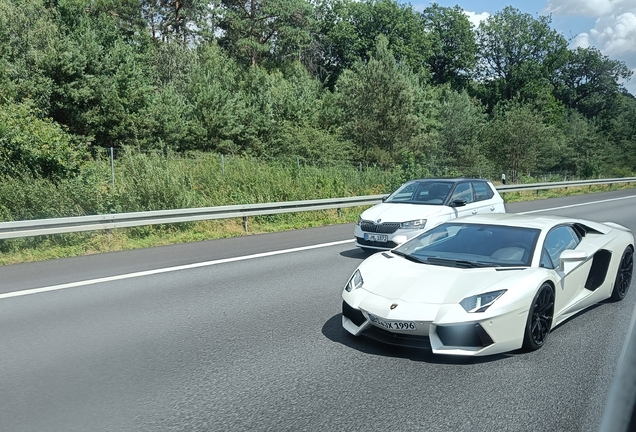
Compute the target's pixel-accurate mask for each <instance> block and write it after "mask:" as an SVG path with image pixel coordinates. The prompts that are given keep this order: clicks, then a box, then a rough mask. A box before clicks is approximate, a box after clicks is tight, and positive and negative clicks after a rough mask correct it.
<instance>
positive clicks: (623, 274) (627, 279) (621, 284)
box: [612, 246, 634, 301]
mask: <svg viewBox="0 0 636 432" xmlns="http://www.w3.org/2000/svg"><path fill="white" fill-rule="evenodd" d="M633 271H634V249H632V247H631V246H627V248H626V249H625V252H623V256H622V257H621V262H620V264H619V265H618V271H617V272H616V280H615V281H614V289H613V290H612V300H614V301H619V300H623V299H624V298H625V296H626V295H627V291H628V290H629V286H630V285H631V284H632V273H633Z"/></svg>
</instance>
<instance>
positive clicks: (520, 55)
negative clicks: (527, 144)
mask: <svg viewBox="0 0 636 432" xmlns="http://www.w3.org/2000/svg"><path fill="white" fill-rule="evenodd" d="M550 23H551V18H550V17H549V16H539V17H538V18H534V17H533V16H532V15H530V14H526V13H521V12H520V11H519V10H517V9H514V8H512V7H511V6H508V7H506V8H505V9H504V10H502V11H500V12H498V13H496V14H494V15H492V16H490V17H489V18H488V19H487V20H486V21H485V22H482V23H481V24H480V25H479V28H478V29H477V43H478V46H479V62H478V64H477V68H476V77H477V80H478V83H479V85H480V86H481V87H483V92H484V100H485V101H486V103H487V104H488V105H489V106H491V107H492V106H494V105H495V104H496V103H497V101H501V100H503V101H508V100H511V99H513V98H515V97H521V98H522V99H523V100H526V101H529V100H532V99H533V97H534V95H535V92H536V89H537V88H541V87H544V86H546V85H547V84H549V82H550V78H551V77H552V76H553V75H554V74H555V73H556V71H557V70H558V69H559V68H560V67H562V66H563V64H564V63H565V61H566V59H567V53H568V49H567V41H566V39H565V38H564V37H563V36H562V35H561V34H559V33H558V32H557V31H556V30H553V29H552V28H551V27H550Z"/></svg>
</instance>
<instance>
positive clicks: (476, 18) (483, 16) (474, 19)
mask: <svg viewBox="0 0 636 432" xmlns="http://www.w3.org/2000/svg"><path fill="white" fill-rule="evenodd" d="M464 13H465V14H466V16H467V17H468V21H470V22H471V23H472V24H473V26H475V28H477V27H479V23H480V22H482V21H486V20H487V19H488V17H489V16H490V14H489V13H488V12H482V13H479V14H478V13H477V12H469V11H464Z"/></svg>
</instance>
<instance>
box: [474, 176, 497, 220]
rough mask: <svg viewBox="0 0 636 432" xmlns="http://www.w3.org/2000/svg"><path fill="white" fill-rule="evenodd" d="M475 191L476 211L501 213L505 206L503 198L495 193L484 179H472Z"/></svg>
mask: <svg viewBox="0 0 636 432" xmlns="http://www.w3.org/2000/svg"><path fill="white" fill-rule="evenodd" d="M471 183H472V185H473V190H474V193H475V203H476V205H477V213H480V214H487V213H503V212H504V211H505V207H504V205H503V200H502V199H501V197H500V196H499V195H496V194H495V193H494V192H493V190H492V189H491V188H490V186H489V185H488V183H486V182H485V181H477V180H474V181H472V182H471Z"/></svg>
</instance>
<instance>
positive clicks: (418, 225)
mask: <svg viewBox="0 0 636 432" xmlns="http://www.w3.org/2000/svg"><path fill="white" fill-rule="evenodd" d="M424 226H426V219H417V220H412V221H408V222H402V223H401V224H400V229H424Z"/></svg>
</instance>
